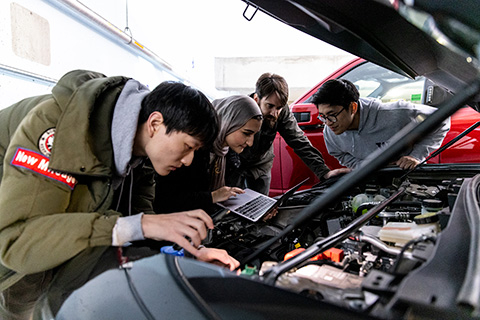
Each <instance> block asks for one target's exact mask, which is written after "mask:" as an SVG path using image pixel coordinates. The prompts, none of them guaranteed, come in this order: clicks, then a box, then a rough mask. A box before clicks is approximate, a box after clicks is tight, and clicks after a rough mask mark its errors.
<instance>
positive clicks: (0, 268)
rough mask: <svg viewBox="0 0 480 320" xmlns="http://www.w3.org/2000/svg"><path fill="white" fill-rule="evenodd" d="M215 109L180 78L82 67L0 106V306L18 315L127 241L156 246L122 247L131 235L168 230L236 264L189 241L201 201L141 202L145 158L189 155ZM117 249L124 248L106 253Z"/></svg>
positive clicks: (196, 232) (209, 127) (91, 272)
mask: <svg viewBox="0 0 480 320" xmlns="http://www.w3.org/2000/svg"><path fill="white" fill-rule="evenodd" d="M217 121H218V120H217V117H216V114H215V110H214V109H213V107H212V105H211V103H210V102H209V101H208V99H207V98H206V97H205V96H204V95H203V94H202V93H201V92H199V91H197V90H195V89H193V88H191V87H187V86H185V85H183V84H181V83H175V82H164V83H161V84H160V85H159V86H158V87H157V88H155V89H154V90H153V91H151V92H150V91H149V90H148V89H147V88H146V87H145V86H143V85H142V84H140V83H139V82H137V81H135V80H133V79H129V78H126V77H121V76H117V77H106V76H104V75H102V74H100V73H96V72H91V71H84V70H76V71H72V72H69V73H67V74H66V75H65V76H63V77H62V78H61V79H60V81H59V82H58V84H57V85H56V86H55V87H54V88H53V90H52V94H49V95H45V96H40V97H33V98H28V99H25V100H22V101H20V102H19V103H17V104H15V105H13V106H11V107H9V108H7V109H3V110H1V111H0V160H1V162H0V291H1V293H2V294H1V296H0V298H1V299H0V302H1V305H2V308H0V309H3V310H2V311H3V315H2V316H3V318H7V319H9V318H11V319H29V318H30V317H31V314H32V310H33V308H34V307H35V303H36V302H37V300H38V299H39V298H40V296H41V295H42V294H44V293H45V292H46V288H47V287H48V286H49V285H51V284H52V283H55V284H56V288H57V292H56V296H57V297H61V299H60V300H62V299H64V298H66V296H68V293H69V291H71V290H73V289H75V288H76V287H78V286H80V285H82V284H83V283H84V282H86V281H87V280H88V279H89V278H91V277H93V276H95V275H96V274H98V273H100V272H101V271H103V270H105V269H107V268H113V267H118V265H119V263H122V262H124V261H125V259H127V258H128V257H129V252H130V257H131V258H132V257H133V255H135V256H140V257H141V256H146V255H151V254H154V253H157V251H155V250H153V251H150V250H149V249H148V250H147V249H146V250H143V251H142V250H141V249H140V250H139V251H137V250H135V246H127V247H125V245H126V244H128V243H130V242H135V241H138V240H145V239H152V240H158V241H168V242H175V243H177V244H178V245H180V246H182V247H183V248H184V249H185V250H186V251H188V252H189V253H190V254H191V255H193V256H194V257H196V258H197V259H199V260H202V261H212V262H216V263H218V262H220V263H222V264H223V265H225V266H227V267H230V269H234V268H236V267H237V266H238V262H237V261H236V260H235V259H233V258H231V257H230V256H229V255H228V254H227V253H226V252H225V251H223V250H218V249H209V248H201V246H200V244H201V241H202V239H204V238H205V237H206V235H207V229H212V228H213V223H212V220H211V219H210V217H209V216H208V215H207V214H206V213H205V212H203V211H202V210H193V211H186V212H179V213H173V214H168V215H156V214H155V213H154V212H153V209H152V201H153V197H154V184H153V173H154V171H153V170H155V171H156V172H157V173H158V174H160V175H167V174H169V173H170V172H171V171H173V170H175V169H176V168H179V167H181V166H182V165H186V166H188V165H190V163H191V162H192V159H193V154H194V151H195V150H197V149H199V148H200V147H201V146H203V145H208V144H210V143H212V141H213V140H214V138H215V137H216V135H217V131H218V122H217ZM152 167H153V169H152ZM122 247H123V250H121V251H119V250H118V249H119V248H122ZM117 253H121V254H124V255H126V257H121V259H119V260H120V262H118V263H117V261H115V259H114V258H112V257H115V255H116V254H117ZM112 261H113V262H112ZM59 284H60V285H59ZM54 287H55V286H54ZM60 303H61V302H60ZM53 305H54V307H52V308H53V309H54V311H55V310H56V309H58V308H59V305H58V302H57V304H55V301H54V302H53ZM0 314H1V313H0Z"/></svg>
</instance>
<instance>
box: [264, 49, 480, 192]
mask: <svg viewBox="0 0 480 320" xmlns="http://www.w3.org/2000/svg"><path fill="white" fill-rule="evenodd" d="M364 63H365V60H364V59H361V58H356V59H354V60H352V61H350V62H349V63H347V64H346V65H344V66H343V67H341V68H339V69H338V70H337V71H335V72H333V73H332V74H331V75H329V76H328V77H326V78H325V79H324V80H322V81H321V82H319V83H318V84H317V85H316V86H314V87H313V88H312V89H310V90H309V91H308V92H306V93H305V94H304V95H303V96H301V97H300V98H298V99H297V100H296V101H294V102H293V103H292V104H291V105H290V109H291V110H292V112H294V114H303V115H304V117H302V120H301V121H298V123H299V125H300V127H302V129H303V130H304V132H305V134H306V135H307V137H308V139H309V140H310V142H311V143H312V144H313V146H314V147H316V148H317V149H318V150H319V151H320V152H321V153H322V155H323V158H324V159H325V163H326V164H327V165H328V167H330V168H331V169H335V168H340V167H341V165H340V164H339V163H338V161H337V159H336V158H334V157H333V156H331V155H329V154H328V152H327V149H326V146H325V141H324V140H323V125H322V123H321V122H320V120H318V119H317V116H318V110H317V108H316V107H315V105H313V104H311V103H305V101H306V100H307V99H308V98H310V97H311V96H312V95H313V94H314V93H315V92H316V91H317V89H318V88H319V87H320V86H321V85H322V84H323V83H324V82H325V81H327V80H330V79H336V78H341V77H342V76H343V75H345V74H346V73H348V72H349V71H351V70H353V69H355V68H356V67H357V66H359V65H362V64H364ZM297 119H298V118H297ZM307 119H308V120H307ZM478 121H480V113H478V112H477V111H475V110H474V109H472V108H470V107H465V108H462V109H460V110H459V111H458V112H456V113H455V114H454V115H453V116H452V117H451V127H450V131H449V132H448V134H447V136H446V137H445V139H444V141H443V145H445V144H446V143H448V142H449V141H450V140H452V139H454V138H455V137H456V136H458V135H459V134H460V133H461V132H463V131H465V130H466V129H467V128H469V127H470V126H471V125H473V124H474V123H476V122H478ZM274 152H275V159H274V162H273V168H272V181H271V184H270V196H276V195H279V194H282V193H284V192H285V191H286V190H288V189H290V188H291V187H293V186H294V185H296V184H297V183H299V182H300V181H302V180H303V179H305V178H306V177H310V180H309V181H308V182H307V183H306V184H305V185H304V186H303V187H302V189H307V188H311V187H312V186H313V185H315V184H316V183H318V182H319V180H318V178H317V177H316V176H315V175H314V174H313V172H312V171H311V170H310V169H309V168H308V167H307V166H306V165H305V164H304V163H303V161H302V160H301V159H300V158H299V157H298V156H297V155H296V154H295V152H294V151H293V149H292V148H290V147H289V146H288V145H287V144H286V142H285V140H283V138H282V137H281V136H280V134H278V133H277V137H276V139H275V141H274ZM428 163H480V129H479V128H476V129H475V130H473V131H472V132H470V133H469V134H468V135H467V136H465V137H463V138H461V139H460V140H459V141H457V142H456V143H454V144H453V145H452V146H450V147H449V148H448V149H446V150H444V151H443V152H442V153H441V154H440V155H438V156H436V157H434V158H432V159H430V160H428Z"/></svg>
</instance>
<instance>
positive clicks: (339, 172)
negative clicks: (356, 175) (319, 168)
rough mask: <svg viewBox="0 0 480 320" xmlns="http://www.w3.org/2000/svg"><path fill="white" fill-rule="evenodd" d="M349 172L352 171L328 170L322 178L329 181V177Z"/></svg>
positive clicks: (342, 169)
mask: <svg viewBox="0 0 480 320" xmlns="http://www.w3.org/2000/svg"><path fill="white" fill-rule="evenodd" d="M350 171H352V169H350V168H338V169H334V170H330V171H328V172H327V173H326V174H325V175H324V176H323V178H324V179H330V178H331V177H334V176H337V175H339V174H344V173H349V172H350Z"/></svg>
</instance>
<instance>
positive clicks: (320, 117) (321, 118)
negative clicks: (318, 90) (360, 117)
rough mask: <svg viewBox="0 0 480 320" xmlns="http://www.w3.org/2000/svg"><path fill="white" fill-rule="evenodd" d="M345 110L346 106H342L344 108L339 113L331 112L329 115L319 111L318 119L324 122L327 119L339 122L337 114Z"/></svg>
mask: <svg viewBox="0 0 480 320" xmlns="http://www.w3.org/2000/svg"><path fill="white" fill-rule="evenodd" d="M343 110H345V107H342V110H340V111H338V112H337V113H335V114H330V115H328V116H326V115H324V114H321V113H319V114H318V116H317V118H318V120H320V121H322V122H323V123H326V122H327V120H328V121H330V122H331V123H335V122H337V116H338V115H339V114H340V113H342V111H343Z"/></svg>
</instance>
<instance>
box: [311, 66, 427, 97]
mask: <svg viewBox="0 0 480 320" xmlns="http://www.w3.org/2000/svg"><path fill="white" fill-rule="evenodd" d="M340 78H341V79H346V80H349V81H351V82H352V83H353V84H355V86H357V89H358V91H359V92H360V97H373V98H377V99H380V100H382V102H393V101H397V100H405V101H409V102H413V103H424V101H425V98H424V84H425V78H424V77H418V78H417V79H416V80H412V79H409V78H407V77H405V76H402V75H400V74H398V73H395V72H393V71H390V70H388V69H385V68H383V67H380V66H378V65H376V64H374V63H371V62H364V63H362V64H360V65H358V66H357V67H355V68H354V69H352V70H349V71H348V72H347V73H345V74H344V75H342V76H341V77H340ZM310 100H311V97H310V98H309V99H308V100H307V101H306V102H311V101H310Z"/></svg>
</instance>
